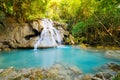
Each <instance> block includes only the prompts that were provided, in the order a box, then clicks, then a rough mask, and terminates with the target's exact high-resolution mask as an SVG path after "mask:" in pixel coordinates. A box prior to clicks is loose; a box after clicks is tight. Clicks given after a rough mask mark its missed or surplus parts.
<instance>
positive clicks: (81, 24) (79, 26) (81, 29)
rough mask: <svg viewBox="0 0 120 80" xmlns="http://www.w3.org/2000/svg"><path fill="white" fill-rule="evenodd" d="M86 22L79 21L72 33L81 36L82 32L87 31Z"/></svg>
mask: <svg viewBox="0 0 120 80" xmlns="http://www.w3.org/2000/svg"><path fill="white" fill-rule="evenodd" d="M85 26H86V24H85V23H84V22H79V23H77V24H76V25H75V26H74V27H73V29H72V34H73V35H74V36H75V37H78V36H80V35H81V34H82V33H85V32H86V31H85V30H86V29H85V28H86V27H85Z"/></svg>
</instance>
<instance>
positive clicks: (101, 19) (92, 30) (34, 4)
mask: <svg viewBox="0 0 120 80" xmlns="http://www.w3.org/2000/svg"><path fill="white" fill-rule="evenodd" d="M0 17H5V18H8V17H12V18H14V19H16V21H18V22H26V21H29V20H34V19H37V18H50V19H52V20H55V21H60V22H64V23H67V24H68V26H67V30H68V31H69V32H70V33H71V34H72V35H73V36H74V37H75V41H76V43H77V44H80V43H85V44H90V45H92V46H96V45H102V46H107V45H109V46H113V45H114V46H120V0H0Z"/></svg>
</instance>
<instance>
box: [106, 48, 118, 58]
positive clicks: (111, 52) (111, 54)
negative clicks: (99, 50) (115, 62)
mask: <svg viewBox="0 0 120 80" xmlns="http://www.w3.org/2000/svg"><path fill="white" fill-rule="evenodd" d="M105 56H106V57H108V58H113V59H119V60H120V50H108V51H106V53H105Z"/></svg>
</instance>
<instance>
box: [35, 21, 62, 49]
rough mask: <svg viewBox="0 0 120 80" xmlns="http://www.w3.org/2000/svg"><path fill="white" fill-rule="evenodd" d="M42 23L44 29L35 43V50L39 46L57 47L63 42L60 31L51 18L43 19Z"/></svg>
mask: <svg viewBox="0 0 120 80" xmlns="http://www.w3.org/2000/svg"><path fill="white" fill-rule="evenodd" d="M41 25H42V26H43V30H42V32H41V34H40V38H39V39H38V41H37V42H36V43H35V45H34V50H36V49H37V48H38V47H55V46H58V45H60V44H61V41H62V38H61V36H60V33H59V31H58V30H57V29H56V28H54V27H53V21H51V20H49V19H42V20H41Z"/></svg>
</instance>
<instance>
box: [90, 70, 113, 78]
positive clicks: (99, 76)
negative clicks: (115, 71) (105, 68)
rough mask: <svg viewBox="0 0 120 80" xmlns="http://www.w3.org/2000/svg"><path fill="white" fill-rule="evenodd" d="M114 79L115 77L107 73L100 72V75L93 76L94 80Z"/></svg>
mask: <svg viewBox="0 0 120 80" xmlns="http://www.w3.org/2000/svg"><path fill="white" fill-rule="evenodd" d="M112 77H113V75H111V74H110V73H107V72H99V73H96V74H95V75H94V76H93V78H92V79H93V80H97V78H98V79H100V80H110V79H111V78H112Z"/></svg>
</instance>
